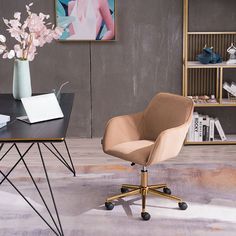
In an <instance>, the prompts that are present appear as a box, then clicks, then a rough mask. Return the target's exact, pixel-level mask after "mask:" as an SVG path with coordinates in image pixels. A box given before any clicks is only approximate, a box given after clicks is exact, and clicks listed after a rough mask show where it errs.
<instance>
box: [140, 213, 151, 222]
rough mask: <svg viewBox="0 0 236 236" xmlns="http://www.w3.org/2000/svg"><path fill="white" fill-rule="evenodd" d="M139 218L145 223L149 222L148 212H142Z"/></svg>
mask: <svg viewBox="0 0 236 236" xmlns="http://www.w3.org/2000/svg"><path fill="white" fill-rule="evenodd" d="M141 217H142V219H143V220H145V221H147V220H150V218H151V215H150V214H149V213H148V212H142V213H141Z"/></svg>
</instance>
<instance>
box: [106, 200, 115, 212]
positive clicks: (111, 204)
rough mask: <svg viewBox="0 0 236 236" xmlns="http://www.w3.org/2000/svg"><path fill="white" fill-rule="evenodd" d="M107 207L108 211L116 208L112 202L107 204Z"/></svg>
mask: <svg viewBox="0 0 236 236" xmlns="http://www.w3.org/2000/svg"><path fill="white" fill-rule="evenodd" d="M105 207H106V209H107V210H108V211H111V210H112V209H113V208H114V204H113V203H112V202H105Z"/></svg>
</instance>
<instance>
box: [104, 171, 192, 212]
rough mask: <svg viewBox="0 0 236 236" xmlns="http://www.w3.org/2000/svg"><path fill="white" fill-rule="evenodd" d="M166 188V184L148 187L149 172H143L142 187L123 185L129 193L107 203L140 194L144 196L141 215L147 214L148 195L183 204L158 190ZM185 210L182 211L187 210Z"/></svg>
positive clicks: (119, 195) (107, 200)
mask: <svg viewBox="0 0 236 236" xmlns="http://www.w3.org/2000/svg"><path fill="white" fill-rule="evenodd" d="M164 188H167V185H166V184H156V185H148V172H147V170H145V171H144V170H142V172H141V185H131V184H123V185H122V189H123V190H127V192H124V193H121V194H118V195H115V196H113V197H109V198H107V199H106V203H111V202H112V201H114V200H117V199H119V198H124V197H128V196H133V195H139V194H140V195H141V196H142V213H141V214H143V213H146V198H147V195H148V194H151V195H154V196H159V197H163V198H167V199H170V200H174V201H177V202H178V203H179V204H181V203H183V202H182V199H181V198H179V197H177V196H174V195H171V194H168V193H165V192H161V191H159V190H158V189H164ZM168 190H169V189H168ZM184 204H186V203H184ZM186 206H187V205H186ZM180 208H181V207H180ZM185 209H186V208H185ZM185 209H182V210H185Z"/></svg>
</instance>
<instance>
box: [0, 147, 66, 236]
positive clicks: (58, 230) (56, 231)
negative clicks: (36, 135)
mask: <svg viewBox="0 0 236 236" xmlns="http://www.w3.org/2000/svg"><path fill="white" fill-rule="evenodd" d="M14 146H15V147H16V150H17V152H18V154H19V156H20V159H19V160H21V161H22V162H23V164H24V166H25V168H26V170H27V172H28V174H29V176H30V178H31V180H32V182H33V184H34V186H35V188H36V190H37V192H38V193H39V196H40V198H41V200H42V202H43V204H44V206H45V208H46V209H47V212H48V213H49V216H50V218H51V219H52V221H53V224H54V226H55V228H53V226H51V225H50V223H49V222H48V221H47V220H46V219H45V218H44V217H43V216H42V215H41V214H40V213H39V211H38V210H37V209H36V208H35V207H34V206H33V205H32V204H31V203H30V202H29V200H28V199H27V198H26V197H25V196H24V194H23V193H22V192H21V191H20V190H19V189H18V188H17V187H16V186H15V185H14V184H13V183H12V181H11V180H9V178H8V176H9V174H10V173H11V172H12V170H13V169H11V171H9V172H8V173H7V174H4V173H3V172H2V171H1V170H0V173H1V175H2V176H3V180H7V181H8V182H9V183H10V185H11V186H12V187H13V188H14V189H15V190H16V191H17V192H18V194H19V195H20V196H21V197H22V198H23V199H24V200H25V201H26V202H27V203H28V205H29V206H30V207H31V208H32V209H33V210H34V211H35V212H36V213H37V215H38V216H39V217H40V218H41V219H42V220H43V221H44V222H45V224H46V225H47V226H48V227H49V228H50V229H51V230H52V231H53V232H54V234H55V235H57V236H64V232H63V229H62V225H61V221H60V217H59V214H58V210H57V206H56V202H55V199H54V196H53V191H52V188H51V184H50V180H49V177H48V173H47V169H46V165H45V162H44V158H43V155H42V151H41V147H40V144H39V143H37V147H38V150H39V154H40V158H41V162H42V166H43V169H44V173H45V177H46V181H47V184H48V188H49V191H50V196H51V199H52V202H53V206H54V210H55V213H56V217H57V221H58V224H59V225H58V224H57V223H56V220H55V219H54V217H53V215H52V213H51V211H50V210H49V207H48V205H47V203H46V201H45V199H44V197H43V195H42V193H41V191H40V190H39V188H38V186H37V184H36V181H35V180H34V178H33V175H32V174H31V172H30V169H29V167H28V166H27V164H26V162H25V160H24V156H25V154H26V153H27V152H28V151H29V150H30V149H31V148H32V146H33V145H32V144H31V146H30V147H29V148H28V149H27V152H26V153H24V154H23V155H22V154H21V152H20V150H19V148H18V146H17V145H16V144H14ZM1 159H2V158H1ZM19 160H18V161H17V163H19V162H20V161H19ZM15 167H16V166H15ZM15 167H14V168H15ZM3 180H2V181H1V182H0V185H1V183H3Z"/></svg>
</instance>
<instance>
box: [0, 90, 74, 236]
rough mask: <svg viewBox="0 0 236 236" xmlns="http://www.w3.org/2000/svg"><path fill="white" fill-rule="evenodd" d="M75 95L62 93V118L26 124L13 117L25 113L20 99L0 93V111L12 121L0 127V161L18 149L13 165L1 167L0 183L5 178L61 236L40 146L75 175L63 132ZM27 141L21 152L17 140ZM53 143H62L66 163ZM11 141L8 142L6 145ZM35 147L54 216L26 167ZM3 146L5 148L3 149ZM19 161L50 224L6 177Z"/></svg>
mask: <svg viewBox="0 0 236 236" xmlns="http://www.w3.org/2000/svg"><path fill="white" fill-rule="evenodd" d="M73 100H74V95H73V94H69V93H68V94H62V96H61V99H60V106H61V109H62V112H63V114H64V118H63V119H57V120H52V121H47V122H42V123H37V124H32V125H30V124H27V123H25V122H22V121H19V120H17V119H16V117H18V116H23V115H26V114H25V111H24V108H23V106H22V103H21V101H16V100H14V99H13V97H12V95H10V94H0V114H5V115H9V116H10V117H11V121H10V122H9V123H8V125H7V126H6V127H3V128H1V129H0V152H1V151H2V150H3V147H4V146H6V145H7V144H8V145H10V146H9V147H8V146H7V149H6V150H5V151H4V154H3V155H2V156H0V163H1V161H2V160H3V159H4V158H7V154H8V153H9V152H10V150H11V149H12V148H15V149H16V150H17V153H18V154H19V160H18V161H17V162H16V163H15V164H14V165H13V166H12V168H11V169H10V170H9V171H8V172H7V173H3V172H2V170H1V169H0V174H1V175H2V176H3V179H2V180H1V179H0V186H1V184H2V183H3V182H4V181H7V182H8V183H9V184H10V185H11V186H12V187H13V188H14V189H15V190H16V191H17V192H18V193H19V194H20V195H21V196H22V197H23V199H24V200H25V201H26V202H27V203H28V204H29V205H30V206H31V207H32V209H33V210H34V211H35V212H36V213H37V214H38V216H39V217H40V218H41V219H42V220H43V221H44V222H45V223H46V224H47V225H48V227H49V228H50V229H51V230H52V231H53V232H54V233H55V234H56V235H57V236H64V232H63V228H62V225H61V221H60V217H59V213H58V210H57V206H56V202H55V199H54V196H53V191H52V188H51V184H50V180H49V176H48V173H47V168H46V165H45V161H44V156H43V154H42V151H41V149H42V147H44V148H46V149H47V150H48V151H49V152H51V153H52V154H53V155H54V156H55V157H56V158H57V159H58V160H59V161H60V162H61V163H62V164H63V165H64V166H65V167H66V168H68V169H69V170H70V171H71V172H72V173H73V175H74V176H75V175H76V172H75V168H74V165H73V161H72V158H71V155H70V152H69V149H68V146H67V143H66V140H65V139H66V131H67V127H68V124H69V120H70V114H71V110H72V106H73ZM20 142H26V143H29V147H28V149H27V150H26V151H25V152H24V153H22V152H21V151H20V149H19V147H18V143H20ZM56 142H63V143H64V145H65V148H66V151H67V154H68V158H69V163H68V162H67V160H66V158H65V157H63V156H62V154H61V153H60V152H59V150H58V149H57V147H56ZM9 143H11V144H9ZM35 145H36V146H37V148H38V151H39V154H40V159H41V162H42V167H43V169H44V173H45V177H46V180H47V184H48V188H49V191H50V196H51V198H52V202H53V206H54V210H55V214H56V217H53V214H52V212H51V210H50V209H49V207H48V204H47V203H46V200H45V198H44V197H43V195H42V193H41V192H40V190H39V188H38V186H37V183H36V181H35V179H34V177H33V175H32V173H31V172H30V169H29V167H28V166H27V164H26V162H25V160H24V158H25V157H26V154H27V153H28V152H29V150H30V149H31V148H32V147H33V146H35ZM4 149H5V148H4ZM20 162H22V163H23V164H24V166H25V168H26V170H27V172H28V174H29V176H30V178H31V180H32V182H33V184H34V186H35V188H36V190H37V192H38V194H39V196H40V198H41V200H42V202H43V204H44V206H45V207H46V209H47V211H48V214H49V216H50V218H51V220H52V222H53V225H51V224H50V223H49V222H48V221H47V220H46V219H45V218H44V217H43V216H42V215H41V214H40V213H39V212H38V211H37V209H36V208H35V207H34V206H33V205H32V204H31V203H30V202H29V201H28V200H27V198H26V197H25V196H24V195H23V194H22V193H21V191H20V190H19V189H18V188H17V187H16V186H15V185H14V183H13V182H12V181H11V180H10V179H9V178H8V177H9V175H10V174H11V172H12V171H14V169H15V168H16V166H17V165H18V164H19V163H20Z"/></svg>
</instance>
